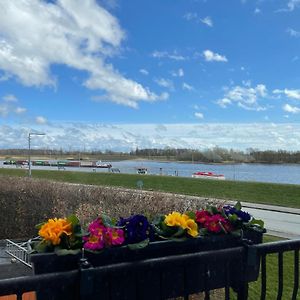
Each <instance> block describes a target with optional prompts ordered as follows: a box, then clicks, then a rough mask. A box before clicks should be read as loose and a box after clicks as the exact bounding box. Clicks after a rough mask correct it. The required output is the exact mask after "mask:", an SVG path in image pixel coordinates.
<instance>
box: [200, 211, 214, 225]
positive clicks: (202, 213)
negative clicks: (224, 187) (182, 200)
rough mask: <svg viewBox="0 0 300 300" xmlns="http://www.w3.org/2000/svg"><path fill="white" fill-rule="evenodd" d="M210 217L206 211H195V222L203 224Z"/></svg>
mask: <svg viewBox="0 0 300 300" xmlns="http://www.w3.org/2000/svg"><path fill="white" fill-rule="evenodd" d="M210 217H211V215H210V213H209V212H208V211H207V210H204V209H203V210H201V211H196V222H197V223H200V224H202V225H203V224H204V223H205V222H207V220H208V219H209V218H210Z"/></svg>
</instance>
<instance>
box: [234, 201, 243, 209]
mask: <svg viewBox="0 0 300 300" xmlns="http://www.w3.org/2000/svg"><path fill="white" fill-rule="evenodd" d="M234 208H235V209H236V210H241V209H242V204H241V202H240V201H238V202H237V203H236V204H235V206H234Z"/></svg>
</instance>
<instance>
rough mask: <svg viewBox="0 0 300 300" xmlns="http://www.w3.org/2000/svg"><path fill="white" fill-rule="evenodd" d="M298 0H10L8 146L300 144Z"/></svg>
mask: <svg viewBox="0 0 300 300" xmlns="http://www.w3.org/2000/svg"><path fill="white" fill-rule="evenodd" d="M299 20H300V0H257V1H256V0H251V1H250V0H244V1H242V0H231V1H218V0H206V1H205V0H176V1H175V0H164V1H161V0H153V1H144V0H127V1H125V0H102V1H94V0H85V1H79V0H59V1H42V0H30V1H29V0H28V1H25V0H20V1H17V0H4V1H1V3H0V147H1V148H13V147H26V136H27V135H28V132H30V131H42V132H45V133H46V136H44V137H38V138H35V144H34V146H35V147H48V148H51V147H53V148H61V147H62V148H67V149H70V148H76V149H81V148H85V149H113V150H124V151H126V150H130V149H134V148H135V147H140V148H143V147H160V148H163V147H167V146H171V147H178V148H183V147H188V148H205V147H213V146H215V145H218V146H222V147H226V148H241V149H246V148H249V147H253V148H261V149H287V150H299V147H300V131H299V127H300V125H299V124H300V122H299V115H300V73H299V69H300V21H299Z"/></svg>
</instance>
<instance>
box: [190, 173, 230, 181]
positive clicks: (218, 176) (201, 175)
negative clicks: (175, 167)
mask: <svg viewBox="0 0 300 300" xmlns="http://www.w3.org/2000/svg"><path fill="white" fill-rule="evenodd" d="M192 177H193V178H203V179H217V180H225V176H224V175H223V174H214V173H213V172H195V173H193V175H192Z"/></svg>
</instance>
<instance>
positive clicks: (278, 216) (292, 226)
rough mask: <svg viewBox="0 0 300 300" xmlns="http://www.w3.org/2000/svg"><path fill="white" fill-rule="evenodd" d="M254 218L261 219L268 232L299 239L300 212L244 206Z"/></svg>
mask: <svg viewBox="0 0 300 300" xmlns="http://www.w3.org/2000/svg"><path fill="white" fill-rule="evenodd" d="M244 210H245V211H248V212H249V213H250V214H252V215H253V216H254V217H255V218H256V219H262V220H264V222H265V227H266V229H267V231H268V233H269V234H272V235H276V236H280V237H284V238H291V239H300V214H295V213H286V212H278V211H269V210H264V209H255V208H248V207H247V208H246V207H244Z"/></svg>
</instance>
